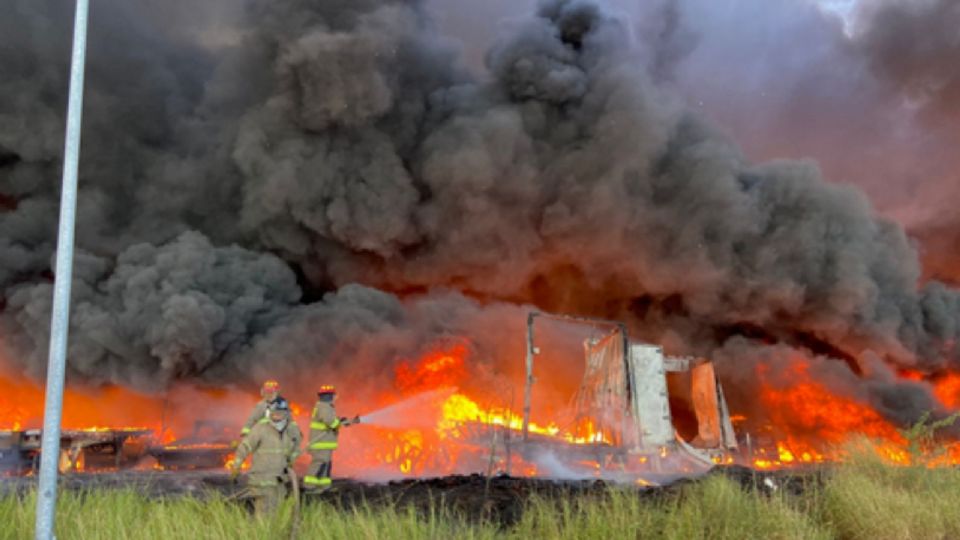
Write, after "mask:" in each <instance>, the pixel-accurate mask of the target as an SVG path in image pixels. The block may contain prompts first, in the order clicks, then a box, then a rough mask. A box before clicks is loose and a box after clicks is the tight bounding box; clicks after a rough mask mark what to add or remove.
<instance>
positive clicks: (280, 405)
mask: <svg viewBox="0 0 960 540" xmlns="http://www.w3.org/2000/svg"><path fill="white" fill-rule="evenodd" d="M269 408H270V410H271V411H280V412H289V411H290V404H289V403H287V400H286V399H284V398H282V397H278V398H277V399H275V400H273V401H271V402H270V405H269Z"/></svg>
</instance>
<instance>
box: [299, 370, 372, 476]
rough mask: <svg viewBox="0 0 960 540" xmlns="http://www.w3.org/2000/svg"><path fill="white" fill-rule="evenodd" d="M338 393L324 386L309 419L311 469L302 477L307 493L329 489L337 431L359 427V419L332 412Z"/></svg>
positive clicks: (308, 447)
mask: <svg viewBox="0 0 960 540" xmlns="http://www.w3.org/2000/svg"><path fill="white" fill-rule="evenodd" d="M336 400H337V392H336V390H335V389H334V388H333V387H332V386H324V387H322V388H320V391H319V392H317V404H316V406H314V408H313V413H312V414H311V416H310V436H309V439H308V442H307V452H308V453H309V454H310V467H309V468H308V469H307V475H306V476H304V477H303V484H304V488H305V489H306V490H318V489H326V488H328V487H330V484H331V480H330V473H331V469H332V466H333V451H334V450H336V449H337V437H338V435H339V434H340V428H342V427H345V426H349V425H351V424H358V423H360V417H359V416H355V417H353V418H352V419H349V420H348V419H346V418H340V417H338V416H337V413H336V411H335V410H334V408H333V407H334V402H335V401H336Z"/></svg>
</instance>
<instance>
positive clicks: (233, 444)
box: [230, 439, 240, 448]
mask: <svg viewBox="0 0 960 540" xmlns="http://www.w3.org/2000/svg"><path fill="white" fill-rule="evenodd" d="M238 446H240V439H234V440H232V441H230V448H236V447H238Z"/></svg>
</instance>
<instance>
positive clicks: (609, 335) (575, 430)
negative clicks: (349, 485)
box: [0, 312, 752, 478]
mask: <svg viewBox="0 0 960 540" xmlns="http://www.w3.org/2000/svg"><path fill="white" fill-rule="evenodd" d="M547 321H551V322H553V323H561V324H563V325H573V326H572V327H563V328H562V330H563V332H564V333H563V334H562V339H561V341H563V342H564V344H565V345H564V346H570V345H571V344H573V346H579V345H576V344H577V343H580V344H581V345H582V352H580V351H577V350H576V349H574V350H573V354H569V353H570V350H568V351H567V353H568V354H567V355H566V356H565V358H569V359H571V361H573V362H575V363H576V366H573V365H571V366H566V367H564V368H563V369H566V370H568V374H569V373H571V372H577V371H579V370H580V369H582V370H583V371H582V373H583V375H582V378H580V379H579V383H578V384H577V383H576V381H577V380H578V379H577V378H576V377H574V378H573V379H572V380H571V379H567V380H568V381H570V382H573V383H574V384H573V385H572V386H571V385H569V383H567V384H568V386H566V387H565V388H567V390H564V392H569V391H570V390H571V389H572V388H576V390H575V391H574V392H573V395H572V396H569V403H568V405H566V406H564V407H563V412H562V414H555V413H556V410H555V408H554V407H551V408H550V410H549V411H547V410H544V409H543V408H540V409H538V406H539V405H542V403H541V402H539V401H538V400H537V398H536V395H537V391H538V389H542V388H538V385H539V386H540V387H542V386H543V381H541V382H538V377H537V374H538V373H539V374H545V373H546V374H549V373H548V372H549V371H550V370H551V369H553V370H557V369H559V368H560V366H552V365H551V364H550V362H551V360H553V359H555V357H553V356H551V354H543V351H542V350H541V347H546V348H547V349H548V352H549V351H550V350H551V347H553V346H554V345H555V344H554V343H551V342H550V339H547V340H546V341H545V342H544V343H538V341H537V333H536V332H535V330H536V329H537V328H538V322H539V323H540V324H543V323H544V322H547ZM526 329H527V333H526V351H525V356H524V357H523V359H522V361H523V366H524V375H523V378H522V380H521V382H522V384H523V385H524V394H523V409H522V416H521V414H516V413H514V412H513V411H511V410H510V409H504V410H499V412H497V413H496V414H491V412H489V411H488V412H485V413H484V412H480V413H479V414H477V413H469V414H464V415H463V416H460V417H457V418H456V419H455V422H454V424H455V426H456V428H455V429H456V434H455V435H454V436H452V437H449V438H446V439H444V440H445V441H447V442H446V443H445V444H451V445H459V446H458V447H457V448H459V449H464V450H467V452H465V453H464V455H465V454H469V455H470V456H471V457H470V458H469V459H460V458H457V457H455V456H454V457H453V458H449V457H447V458H445V457H444V456H448V452H447V450H445V449H443V448H440V449H439V450H438V451H436V452H433V451H430V450H428V449H427V448H425V447H416V446H411V447H410V449H409V450H408V451H407V454H406V455H405V456H404V457H400V455H399V454H396V455H394V456H393V458H391V459H392V460H393V463H399V462H400V460H407V462H408V464H407V465H406V466H401V467H400V468H399V470H400V472H401V473H403V474H405V475H406V474H420V475H424V474H426V475H430V474H434V475H436V474H449V473H452V472H478V471H482V470H484V469H486V472H487V473H488V474H491V473H494V472H502V473H506V474H520V475H528V474H537V472H536V471H540V472H541V473H546V474H547V475H548V476H551V475H559V476H563V475H568V474H570V475H573V476H581V475H583V476H601V477H611V478H612V477H615V476H618V475H620V474H625V475H627V476H629V475H630V474H632V473H644V472H657V473H659V472H664V473H669V472H670V471H681V470H687V471H689V470H691V469H699V468H703V467H710V466H712V465H714V464H716V463H729V462H731V461H733V458H734V457H735V456H737V455H738V452H739V448H740V445H738V440H737V437H736V434H735V432H734V428H733V423H732V421H731V417H730V413H729V410H728V408H727V402H726V399H725V398H724V392H723V388H722V386H721V384H720V382H719V380H718V379H717V376H716V373H715V371H714V367H713V363H712V362H710V361H709V360H706V359H700V358H692V357H675V356H668V355H665V354H664V352H663V349H662V348H661V347H659V346H656V345H651V344H648V343H642V342H637V341H632V340H631V339H630V337H629V335H628V332H627V328H626V326H625V325H624V324H623V323H621V322H617V321H609V320H601V319H590V318H582V317H572V316H566V315H554V314H547V313H541V312H531V313H529V314H528V317H527V325H526ZM556 336H557V335H553V337H556ZM584 336H586V337H584ZM547 337H548V338H549V337H551V335H550V334H549V333H548V334H547ZM581 359H582V360H581ZM538 370H546V371H538ZM570 370H572V371H570ZM564 395H567V394H564ZM563 399H567V398H566V397H565V398H563ZM548 412H549V413H554V414H545V413H548ZM533 418H555V419H556V422H555V423H553V424H551V425H550V426H547V427H544V426H542V425H537V424H536V423H535V422H534V421H533ZM446 420H449V419H446ZM447 425H450V423H449V422H448V424H447ZM561 426H562V427H561ZM374 429H375V428H374ZM438 429H439V426H438ZM161 431H162V430H161ZM40 435H41V432H40V430H26V431H6V432H4V431H0V474H8V475H9V474H14V475H24V474H30V473H31V472H33V471H35V469H36V466H37V463H38V456H39V452H40ZM374 435H376V434H375V433H374ZM233 436H234V431H233V430H232V429H231V428H230V427H229V426H227V425H225V424H223V423H221V422H216V421H199V422H197V423H196V424H195V425H194V429H193V432H192V433H191V434H190V435H188V436H186V437H182V438H180V439H177V440H173V441H169V440H168V439H164V440H163V441H161V438H160V437H159V436H158V433H156V432H155V431H154V430H150V429H141V428H118V429H102V428H95V429H89V430H76V431H65V432H64V433H63V436H62V438H61V449H60V453H61V456H60V468H61V470H62V471H63V472H80V471H84V472H104V471H111V470H121V469H130V468H137V469H145V470H152V469H161V470H174V471H185V470H217V469H219V470H223V467H224V464H225V463H226V462H227V460H228V459H229V458H230V456H231V455H232V453H233V445H232V444H231V442H232V438H233ZM360 444H361V446H362V444H363V443H360ZM745 446H746V447H747V448H748V453H749V452H751V451H752V450H751V449H750V446H751V445H750V444H749V442H747V444H746V445H745ZM434 450H437V449H436V448H434ZM449 450H450V451H451V452H450V453H451V454H455V453H456V452H457V451H458V450H456V449H455V448H454V447H451V448H450V449H449ZM397 452H401V450H397ZM368 457H369V456H368ZM372 459H373V460H372V461H371V460H370V459H367V458H364V461H363V462H364V463H368V464H373V463H376V461H377V459H381V460H385V461H390V459H388V458H387V457H386V456H380V457H379V458H372ZM411 460H412V462H413V463H414V464H413V465H412V466H411V465H410V462H411ZM418 461H422V462H424V464H425V466H423V467H418V466H416V462H418ZM448 461H449V463H448ZM530 464H533V465H534V467H527V465H530ZM367 466H369V465H367ZM531 471H534V472H531ZM557 471H560V472H557Z"/></svg>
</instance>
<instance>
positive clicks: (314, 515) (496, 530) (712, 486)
mask: <svg viewBox="0 0 960 540" xmlns="http://www.w3.org/2000/svg"><path fill="white" fill-rule="evenodd" d="M849 455H850V459H849V460H848V461H847V462H845V463H844V464H841V465H838V466H837V467H836V469H835V470H834V472H833V473H832V474H831V476H830V478H828V479H827V481H826V483H825V484H824V485H823V486H822V487H819V488H811V489H808V490H807V491H805V492H804V494H803V495H799V496H796V495H794V496H791V495H787V494H785V493H782V492H775V493H773V494H772V495H771V494H765V493H760V492H757V491H753V490H744V489H742V488H741V487H740V486H739V485H738V484H737V483H735V482H734V481H732V480H730V479H728V478H725V477H723V476H718V475H714V476H710V477H708V478H706V479H704V480H703V481H700V482H696V483H693V484H690V485H688V486H686V487H684V488H683V489H681V490H679V491H678V492H675V493H673V494H672V495H669V496H661V497H641V496H638V495H637V494H636V492H634V491H631V490H621V489H611V490H609V491H608V492H607V493H606V494H605V495H603V496H601V497H596V496H594V497H589V498H587V497H584V498H573V499H566V500H560V501H557V500H549V499H542V498H533V499H531V500H530V501H528V502H527V505H526V509H525V512H524V514H523V517H522V518H521V520H520V521H519V522H518V523H517V524H515V525H513V526H511V527H509V528H500V527H499V526H498V525H496V524H493V523H484V522H481V523H477V522H467V521H466V520H464V519H461V518H460V517H458V516H456V515H452V514H451V513H449V512H448V511H444V510H441V509H435V510H433V511H431V512H427V513H418V512H415V511H414V510H412V509H409V508H397V507H390V506H377V507H361V508H358V509H355V510H339V509H336V508H334V507H331V506H328V505H323V504H320V505H316V504H311V505H307V506H305V507H304V508H303V512H302V514H303V515H302V518H301V522H300V527H299V530H300V533H301V534H300V538H309V539H339V538H344V539H347V538H349V539H355V538H359V539H369V540H374V539H414V538H416V539H420V538H424V539H447V538H458V539H459V538H466V539H477V540H484V539H494V538H498V539H499V538H505V539H514V538H515V539H526V538H545V539H566V538H598V539H599V538H636V539H641V538H667V539H678V540H679V539H683V540H687V539H697V538H702V539H737V540H739V539H745V538H772V539H808V538H809V539H820V538H840V539H851V540H857V539H869V540H884V539H898V540H901V539H914V538H915V539H925V540H926V539H952V538H960V470H955V469H929V468H927V467H925V466H923V464H922V463H921V464H918V465H914V466H907V467H904V466H891V465H889V464H887V463H886V462H884V461H883V460H882V459H881V458H880V457H878V455H877V453H876V452H875V451H873V449H872V448H870V447H869V446H868V445H864V444H860V445H857V446H854V447H851V448H850V449H849ZM34 503H35V499H34V496H33V495H29V496H27V497H26V498H23V499H18V498H16V497H12V496H8V497H5V498H0V539H6V538H10V539H21V538H24V539H26V538H31V537H32V530H33V522H34V520H33V509H34ZM292 515H293V506H292V503H288V504H287V505H286V506H284V507H283V508H282V509H281V511H280V512H279V513H278V514H277V515H276V516H275V517H273V518H271V519H267V520H259V519H255V518H252V517H250V516H248V515H247V514H246V512H245V511H244V510H243V509H242V508H241V507H240V506H239V505H236V504H235V503H231V502H228V501H225V500H224V499H222V498H219V497H212V498H210V499H209V500H200V499H195V498H190V497H183V498H171V499H166V500H152V499H147V498H146V497H144V496H143V495H141V494H139V493H137V492H135V491H102V492H92V493H66V494H64V495H63V496H62V497H61V498H60V504H59V509H58V514H57V533H58V534H57V536H58V538H60V539H61V540H73V539H77V540H100V539H103V540H106V539H110V540H134V539H153V538H157V539H164V540H170V539H174V538H197V539H231V540H232V539H236V538H245V539H246V538H250V539H256V538H263V539H276V538H286V537H288V534H289V530H290V527H291V516H292Z"/></svg>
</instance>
